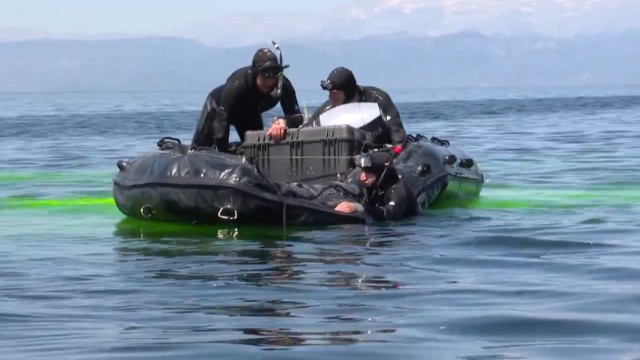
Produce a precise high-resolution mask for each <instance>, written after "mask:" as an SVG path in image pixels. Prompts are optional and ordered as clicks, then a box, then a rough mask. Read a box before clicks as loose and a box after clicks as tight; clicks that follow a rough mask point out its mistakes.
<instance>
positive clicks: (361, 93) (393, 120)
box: [309, 67, 407, 145]
mask: <svg viewBox="0 0 640 360" xmlns="http://www.w3.org/2000/svg"><path fill="white" fill-rule="evenodd" d="M320 86H321V87H322V89H323V90H327V91H329V99H328V100H327V101H325V103H324V104H322V105H321V106H320V107H319V108H318V109H317V110H316V111H315V113H314V114H313V115H312V116H311V119H310V120H309V122H314V121H316V120H317V119H318V118H319V117H320V114H322V113H323V112H325V111H327V110H329V109H331V108H333V107H336V106H339V105H342V104H346V103H351V102H375V103H378V105H379V106H380V109H381V110H382V113H383V115H384V116H385V117H386V119H385V120H386V124H387V125H388V126H385V128H384V129H381V130H382V131H380V132H379V133H378V132H375V131H374V133H378V134H377V135H376V136H375V137H374V139H373V140H374V143H376V144H391V145H402V144H403V143H404V141H405V139H406V137H407V134H406V132H405V129H404V126H403V125H402V120H401V119H400V113H399V112H398V109H397V108H396V106H395V104H394V103H393V101H392V100H391V97H390V96H389V94H387V93H386V92H385V91H383V90H381V89H379V88H377V87H375V86H359V85H358V84H357V82H356V78H355V76H354V75H353V72H351V70H349V69H347V68H345V67H337V68H335V69H333V70H332V71H331V73H329V76H328V77H327V80H323V81H321V82H320Z"/></svg>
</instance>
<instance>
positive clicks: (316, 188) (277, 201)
mask: <svg viewBox="0 0 640 360" xmlns="http://www.w3.org/2000/svg"><path fill="white" fill-rule="evenodd" d="M373 105H375V108H372V107H371V105H370V104H359V105H353V106H347V105H343V106H341V107H337V108H336V109H334V110H331V111H329V112H327V113H325V114H323V115H324V117H323V118H321V121H322V123H321V124H316V125H320V126H316V127H303V128H300V129H293V130H292V129H290V130H289V132H288V134H287V138H286V139H285V140H283V141H281V142H279V143H275V142H274V141H273V140H271V139H269V138H268V137H267V136H266V131H250V132H247V134H246V135H245V141H244V143H242V144H240V145H239V146H238V147H237V148H235V149H234V150H233V151H232V152H231V153H223V152H218V151H216V150H215V149H211V148H195V149H194V148H192V147H191V146H189V145H187V144H182V143H181V142H180V140H178V139H174V138H168V137H167V138H162V139H161V140H160V141H158V144H157V145H158V150H157V151H155V152H152V153H149V154H143V155H140V156H138V157H135V158H133V159H131V160H120V161H118V163H117V166H118V168H119V173H118V174H117V175H116V177H115V178H114V179H113V196H114V199H115V203H116V206H117V207H118V209H119V210H120V211H121V212H122V213H123V214H125V215H127V216H130V217H134V218H139V219H149V220H158V221H171V222H190V223H209V224H210V223H220V222H236V223H252V224H273V225H278V224H279V225H282V224H283V222H284V223H286V224H287V225H306V224H309V225H330V224H343V223H364V222H366V221H368V219H367V217H366V216H365V215H361V214H344V213H339V212H336V211H334V210H333V208H334V207H335V205H336V204H337V203H339V202H340V201H343V200H354V201H358V200H360V199H361V196H362V195H363V194H362V191H361V189H360V186H359V184H358V182H357V181H356V179H357V176H358V175H359V171H360V170H359V168H356V167H355V161H354V157H355V156H357V155H358V154H361V153H363V152H370V151H393V149H391V148H382V149H381V148H379V147H378V146H376V145H375V144H371V143H370V138H371V136H370V133H369V132H368V131H367V125H368V124H371V123H372V122H375V121H383V120H381V119H382V115H381V114H380V113H379V109H378V108H377V104H373ZM340 108H342V109H340ZM338 109H340V110H339V111H337V110H338ZM332 111H333V112H332ZM449 145H450V144H449V142H448V141H446V140H441V139H438V138H435V137H432V138H427V137H424V136H422V135H419V134H418V135H410V136H408V138H407V142H406V143H405V144H404V147H403V148H402V151H401V152H400V153H399V154H397V156H396V157H395V159H394V165H395V166H396V168H397V170H398V173H399V174H400V176H402V177H403V179H404V180H405V181H406V182H407V183H408V184H409V186H410V187H411V189H412V190H413V192H414V193H415V194H416V196H417V199H418V202H419V204H420V206H421V207H422V208H423V209H424V208H427V207H429V206H430V205H431V204H433V203H434V202H435V201H437V200H438V199H440V198H442V197H443V196H445V195H447V196H465V197H467V196H471V197H475V196H478V195H479V193H480V191H481V189H482V185H483V182H484V178H483V175H482V173H481V171H480V169H479V167H478V165H477V164H476V163H475V161H474V160H473V159H471V158H470V157H468V156H467V155H466V154H465V153H464V152H462V151H460V150H456V149H453V148H451V147H450V146H449Z"/></svg>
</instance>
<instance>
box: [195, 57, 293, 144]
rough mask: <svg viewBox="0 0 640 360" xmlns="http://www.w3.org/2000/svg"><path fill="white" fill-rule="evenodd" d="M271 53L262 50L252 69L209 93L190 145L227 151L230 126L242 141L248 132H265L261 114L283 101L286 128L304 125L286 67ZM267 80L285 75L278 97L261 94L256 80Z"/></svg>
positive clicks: (238, 74) (234, 76)
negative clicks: (285, 72)
mask: <svg viewBox="0 0 640 360" xmlns="http://www.w3.org/2000/svg"><path fill="white" fill-rule="evenodd" d="M285 67H286V66H283V65H282V64H280V63H279V62H278V59H277V57H276V55H275V53H273V52H272V51H271V50H269V49H266V48H263V49H259V50H258V51H257V52H256V53H255V55H254V57H253V61H252V64H251V66H246V67H242V68H239V69H237V70H236V71H234V72H233V73H232V74H231V75H230V76H229V78H228V79H227V81H226V83H225V84H224V85H220V86H218V87H217V88H215V89H214V90H213V91H211V92H210V93H209V95H208V96H207V99H206V100H205V103H204V106H203V108H202V111H201V113H200V120H199V122H198V125H197V127H196V131H195V133H194V135H193V139H192V142H191V146H192V147H194V146H202V147H212V146H215V147H216V148H217V149H218V150H219V151H228V147H229V131H230V126H231V125H233V126H234V127H235V128H236V131H237V133H238V136H239V137H240V140H241V141H244V135H245V132H246V131H249V130H264V124H263V122H262V113H264V112H265V111H268V110H270V109H272V108H273V107H275V106H276V104H278V102H280V105H281V106H282V110H283V112H284V114H285V120H286V124H287V127H291V128H294V127H298V126H300V125H301V124H302V113H301V112H300V107H299V106H298V99H297V97H296V92H295V89H294V87H293V85H292V84H291V81H289V79H288V78H287V77H286V76H284V74H282V72H283V70H284V68H285ZM258 75H262V76H263V77H264V78H266V79H273V78H275V77H278V76H282V81H283V82H282V92H281V94H280V95H279V96H275V97H274V96H273V95H272V94H271V93H265V92H262V91H260V89H259V87H258V85H257V77H258Z"/></svg>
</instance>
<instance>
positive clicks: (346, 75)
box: [320, 66, 358, 101]
mask: <svg viewBox="0 0 640 360" xmlns="http://www.w3.org/2000/svg"><path fill="white" fill-rule="evenodd" d="M320 86H321V87H322V89H323V90H327V91H331V90H342V91H343V92H344V98H345V101H350V100H351V99H352V98H353V97H354V96H355V94H356V91H358V83H357V82H356V77H355V76H354V75H353V72H352V71H351V70H349V69H347V68H345V67H342V66H341V67H337V68H335V69H333V70H332V71H331V72H330V73H329V76H328V77H327V80H323V81H321V82H320Z"/></svg>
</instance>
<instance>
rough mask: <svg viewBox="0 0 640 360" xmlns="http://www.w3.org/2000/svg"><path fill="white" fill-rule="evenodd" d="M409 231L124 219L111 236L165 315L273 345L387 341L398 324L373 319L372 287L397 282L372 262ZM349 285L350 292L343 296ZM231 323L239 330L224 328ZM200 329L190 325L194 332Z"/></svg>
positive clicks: (227, 339)
mask: <svg viewBox="0 0 640 360" xmlns="http://www.w3.org/2000/svg"><path fill="white" fill-rule="evenodd" d="M409 231H410V230H407V229H404V230H403V228H402V227H399V228H391V227H367V226H363V225H341V226H336V227H329V228H325V229H322V230H317V229H299V228H298V229H293V228H291V229H287V232H286V233H282V231H281V230H280V229H278V230H273V229H265V228H252V227H244V226H243V227H237V228H236V227H227V228H214V227H195V226H193V227H192V226H182V225H181V226H176V225H167V224H152V223H145V222H139V221H136V220H133V221H132V220H130V219H125V220H123V221H122V222H120V223H119V224H117V226H116V230H115V232H114V233H115V235H116V236H117V237H119V238H120V243H119V245H118V246H117V247H116V249H115V251H116V253H117V254H118V256H119V258H120V260H121V264H122V267H123V271H122V273H123V274H124V276H125V277H133V278H134V279H135V280H134V281H136V282H137V283H140V282H143V283H141V284H140V285H139V286H141V287H142V288H148V289H158V288H160V289H162V290H151V291H162V293H161V294H153V295H151V296H150V298H152V299H154V300H152V302H153V304H152V305H151V307H152V308H154V309H155V310H159V311H161V312H162V313H163V314H165V315H166V316H169V317H171V316H182V317H184V316H186V317H192V316H197V318H198V319H210V320H209V325H210V326H209V325H207V326H205V327H206V329H207V330H206V331H216V332H221V333H225V334H224V335H222V334H221V335H220V336H216V337H217V338H218V339H217V340H216V341H214V342H218V343H233V344H245V345H254V346H261V347H265V348H269V347H291V346H302V345H327V344H335V345H339V344H354V343H359V342H384V341H388V340H385V338H384V337H385V335H386V334H389V333H393V332H395V330H394V329H385V328H383V327H385V326H386V325H381V324H378V323H376V322H375V321H373V320H372V319H373V318H374V316H376V315H377V312H378V311H379V310H378V308H377V307H376V306H374V305H371V304H370V302H371V301H374V302H375V301H378V300H379V299H380V296H378V295H372V293H371V292H372V291H373V292H374V293H375V294H379V291H383V290H396V289H398V288H399V284H398V281H394V280H393V279H390V278H389V277H390V276H389V274H388V273H387V272H385V270H384V268H385V264H384V263H377V262H376V261H378V262H379V261H385V260H384V259H385V258H386V257H385V255H386V254H387V253H388V251H389V250H390V249H394V248H396V247H398V246H402V244H399V243H398V241H399V240H400V239H403V238H406V237H407V236H408V235H407V234H408V233H409ZM405 245H406V244H405ZM145 282H146V283H145ZM145 286H146V287H145ZM167 290H168V291H169V293H168V294H167V293H166V291H167ZM345 290H346V291H354V292H355V293H354V296H349V297H347V299H348V300H347V301H345V300H344V299H345V298H344V297H343V295H344V294H342V293H341V292H342V291H345ZM336 296H338V297H339V298H340V300H337V298H334V297H336ZM368 303H369V304H368ZM146 306H147V307H148V306H149V304H146ZM141 310H143V308H141ZM221 317H222V318H221ZM225 317H226V318H229V320H228V321H225V320H222V319H224V318H225ZM232 318H233V319H232ZM229 323H234V324H238V323H241V324H243V326H242V327H241V328H236V327H234V328H233V329H230V328H229V327H228V324H229ZM211 324H216V325H211ZM308 324H315V325H313V326H312V327H311V328H307V326H308ZM225 325H227V326H225ZM362 327H364V328H362ZM202 328H203V324H202V323H200V324H193V327H192V330H193V331H202ZM198 329H200V330H198ZM294 329H295V330H294Z"/></svg>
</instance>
